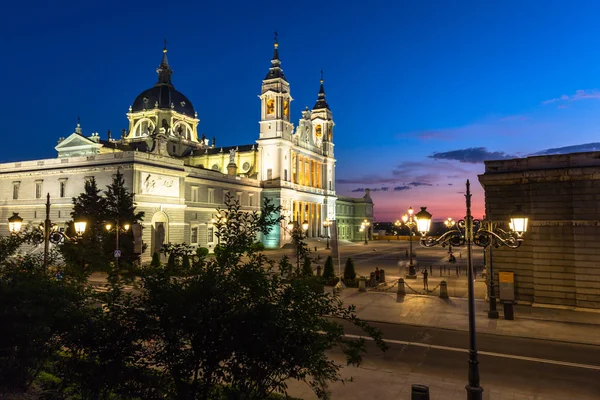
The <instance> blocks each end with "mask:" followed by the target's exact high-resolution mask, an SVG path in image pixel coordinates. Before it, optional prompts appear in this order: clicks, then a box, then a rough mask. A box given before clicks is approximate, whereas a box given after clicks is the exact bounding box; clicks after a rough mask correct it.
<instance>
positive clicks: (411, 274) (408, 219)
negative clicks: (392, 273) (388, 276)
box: [402, 207, 417, 279]
mask: <svg viewBox="0 0 600 400" xmlns="http://www.w3.org/2000/svg"><path fill="white" fill-rule="evenodd" d="M407 212H408V214H404V215H403V216H402V222H404V225H406V227H407V228H408V246H409V249H410V250H409V251H410V258H409V261H408V275H406V278H407V279H417V272H416V271H415V266H414V265H413V246H412V242H413V241H412V237H413V228H414V227H416V226H417V220H416V216H415V215H413V213H414V211H413V209H412V207H409V208H408V211H407Z"/></svg>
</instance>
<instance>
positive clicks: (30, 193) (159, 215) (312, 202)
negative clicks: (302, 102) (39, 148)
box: [0, 40, 373, 261]
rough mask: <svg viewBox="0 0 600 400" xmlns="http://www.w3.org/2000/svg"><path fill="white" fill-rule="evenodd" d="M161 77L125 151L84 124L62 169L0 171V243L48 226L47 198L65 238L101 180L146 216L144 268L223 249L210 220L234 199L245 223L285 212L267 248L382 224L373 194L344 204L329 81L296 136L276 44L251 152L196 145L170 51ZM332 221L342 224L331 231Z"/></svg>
mask: <svg viewBox="0 0 600 400" xmlns="http://www.w3.org/2000/svg"><path fill="white" fill-rule="evenodd" d="M157 74H158V79H157V82H156V83H155V84H154V86H152V87H151V88H149V89H147V90H144V91H143V92H141V93H140V94H139V95H138V96H137V97H136V98H135V100H134V101H133V103H132V104H131V106H130V107H129V110H128V112H127V118H128V121H129V127H128V129H127V130H126V129H123V130H122V132H121V136H120V138H119V139H117V138H114V137H112V136H113V135H112V134H111V132H110V131H109V132H108V137H106V138H105V139H102V138H100V135H99V134H98V133H91V134H90V135H89V136H87V135H85V134H84V132H83V129H82V127H81V124H80V122H79V121H78V123H77V126H76V128H75V132H73V133H72V134H71V135H70V136H68V137H66V138H60V139H59V141H58V144H57V146H56V147H55V149H56V151H57V157H56V158H52V159H44V160H34V161H22V162H11V163H4V164H0V218H1V219H0V234H7V233H8V224H7V220H8V217H10V216H11V215H12V213H14V212H18V213H19V215H20V216H21V217H22V218H23V219H24V223H26V224H27V223H31V224H33V225H34V226H36V224H38V225H39V223H40V222H41V221H43V220H44V218H45V206H44V204H45V199H46V194H47V193H49V194H50V197H51V202H52V206H51V211H50V213H51V215H50V219H51V220H52V222H53V223H56V224H58V225H59V226H60V225H61V224H62V226H64V224H65V223H66V222H67V221H69V220H70V219H71V218H70V213H71V209H72V198H73V197H77V196H78V195H79V194H80V193H81V192H82V191H83V187H84V182H85V180H87V179H91V178H92V177H94V178H95V180H96V181H97V183H98V187H99V188H102V189H103V188H105V187H106V185H108V184H109V183H110V182H111V180H112V176H113V175H114V174H115V173H116V172H117V171H120V172H121V173H122V174H123V176H124V179H125V183H126V185H127V187H128V189H129V191H130V192H132V193H134V194H135V196H134V202H135V205H136V207H137V209H138V210H139V211H144V212H145V218H144V221H143V224H142V226H143V229H142V240H143V242H144V243H145V244H146V245H147V250H146V251H145V252H144V254H142V260H144V261H145V260H149V259H150V258H151V256H152V253H153V252H155V251H157V250H159V249H160V248H161V247H162V245H163V244H164V243H167V242H172V243H182V242H185V243H188V244H191V245H193V246H199V247H207V248H209V249H212V248H214V246H215V244H216V241H217V238H216V237H215V231H214V229H213V226H212V220H213V218H214V216H215V214H216V209H217V208H219V207H224V201H225V199H226V198H227V197H228V196H229V197H231V198H233V199H235V200H237V201H238V202H239V204H240V205H241V206H242V209H243V210H246V211H259V210H260V206H261V204H262V202H263V200H264V199H270V200H271V201H272V202H273V203H274V204H275V205H277V206H281V214H282V216H283V217H284V219H285V221H286V222H285V223H282V224H281V225H280V226H277V227H275V229H273V230H272V232H271V233H270V234H269V235H267V236H265V237H262V238H261V241H262V242H263V244H264V245H265V247H267V248H278V247H281V246H282V245H284V244H285V243H287V242H289V241H290V240H291V235H290V232H289V230H288V228H287V222H289V221H297V222H300V223H302V222H304V221H306V222H307V223H308V230H307V231H306V234H307V236H308V237H314V238H317V237H326V236H327V235H329V236H333V235H334V232H333V231H331V232H330V231H329V230H331V229H332V228H333V229H335V230H336V231H337V235H338V238H339V239H342V240H359V239H361V238H362V237H363V236H362V235H363V233H361V232H360V225H361V223H362V222H363V221H364V220H365V219H367V220H368V221H369V222H371V223H372V222H373V202H372V200H371V198H370V196H369V192H368V191H367V192H366V194H365V196H364V197H361V198H352V197H345V196H339V195H336V190H335V161H336V160H335V157H334V127H335V123H334V120H333V114H332V112H331V109H330V107H329V104H328V103H327V100H326V96H325V88H324V83H323V78H322V77H321V81H320V87H319V91H318V94H317V100H316V103H315V105H314V106H313V108H312V109H309V108H308V107H307V108H306V109H305V110H303V111H302V113H301V117H300V119H299V121H298V124H297V125H296V126H294V123H293V122H292V120H291V102H292V100H293V98H292V96H291V91H290V84H289V82H288V81H287V79H286V77H285V75H284V72H283V69H282V68H281V60H280V58H279V49H278V43H277V40H275V43H274V50H273V58H272V59H271V66H270V68H269V70H268V72H267V74H266V76H265V78H264V79H263V81H262V86H261V90H260V96H259V98H260V120H259V132H258V139H256V140H255V141H254V142H253V143H250V144H243V145H238V146H229V147H217V146H216V140H215V138H214V137H213V138H212V139H209V138H207V137H205V136H204V135H202V136H201V137H198V129H197V127H198V123H199V121H200V120H199V118H198V113H197V111H196V110H195V109H194V107H193V105H192V102H191V101H190V100H189V99H188V98H187V97H186V96H185V95H184V94H182V93H181V92H179V91H178V90H176V89H175V87H174V85H173V82H172V74H173V70H172V69H171V66H170V65H169V61H168V58H167V48H166V44H165V47H164V49H163V55H162V61H161V63H160V65H159V67H158V68H157ZM326 220H329V221H335V222H336V223H335V224H334V225H333V227H332V228H328V227H327V226H326V225H324V224H323V223H324V222H325V221H326ZM371 226H372V224H371Z"/></svg>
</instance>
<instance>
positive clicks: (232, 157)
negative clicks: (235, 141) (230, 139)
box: [229, 149, 235, 164]
mask: <svg viewBox="0 0 600 400" xmlns="http://www.w3.org/2000/svg"><path fill="white" fill-rule="evenodd" d="M229 164H235V149H231V150H229Z"/></svg>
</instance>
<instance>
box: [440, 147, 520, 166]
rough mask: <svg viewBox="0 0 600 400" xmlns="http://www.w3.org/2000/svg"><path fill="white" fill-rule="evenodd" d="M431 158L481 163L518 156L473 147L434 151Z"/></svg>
mask: <svg viewBox="0 0 600 400" xmlns="http://www.w3.org/2000/svg"><path fill="white" fill-rule="evenodd" d="M429 158H433V159H435V160H456V161H460V162H462V163H470V164H479V163H482V162H484V161H487V160H504V159H507V158H516V156H513V155H510V154H506V153H504V152H501V151H487V149H486V148H485V147H471V148H468V149H462V150H453V151H447V152H445V153H433V155H430V156H429Z"/></svg>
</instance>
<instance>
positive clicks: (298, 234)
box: [288, 220, 308, 274]
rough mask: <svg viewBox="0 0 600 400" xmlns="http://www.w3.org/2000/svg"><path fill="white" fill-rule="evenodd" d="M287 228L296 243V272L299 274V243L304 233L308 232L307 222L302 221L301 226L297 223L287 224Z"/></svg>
mask: <svg viewBox="0 0 600 400" xmlns="http://www.w3.org/2000/svg"><path fill="white" fill-rule="evenodd" d="M288 228H289V229H290V230H291V231H292V238H293V239H294V241H295V242H296V272H297V273H298V274H299V273H300V242H302V240H304V232H306V231H307V230H308V221H306V220H304V222H302V225H298V222H297V221H290V222H288Z"/></svg>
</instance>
